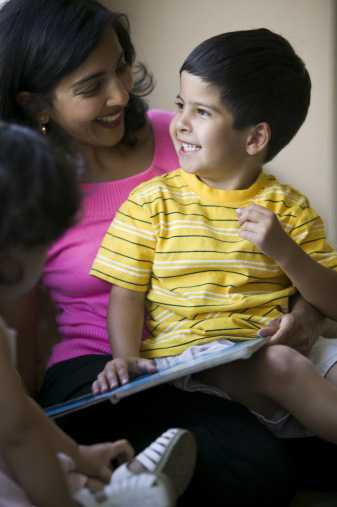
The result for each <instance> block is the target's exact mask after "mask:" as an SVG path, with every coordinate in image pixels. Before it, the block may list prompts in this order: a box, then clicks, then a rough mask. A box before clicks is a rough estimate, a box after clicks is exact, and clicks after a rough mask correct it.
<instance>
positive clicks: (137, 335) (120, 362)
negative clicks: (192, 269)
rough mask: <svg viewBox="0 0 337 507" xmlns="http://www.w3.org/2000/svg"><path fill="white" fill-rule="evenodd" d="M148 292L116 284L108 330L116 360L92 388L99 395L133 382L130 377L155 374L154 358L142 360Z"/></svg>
mask: <svg viewBox="0 0 337 507" xmlns="http://www.w3.org/2000/svg"><path fill="white" fill-rule="evenodd" d="M145 295H146V293H145V292H136V291H132V290H129V289H125V288H123V287H118V286H116V285H113V286H112V288H111V292H110V301H109V309H108V331H109V339H110V344H111V351H112V355H113V358H114V359H113V360H112V361H109V362H108V363H107V364H106V365H105V367H104V369H103V371H101V373H99V375H98V376H97V379H96V380H95V382H94V383H93V385H92V391H93V393H94V394H98V393H101V392H104V391H107V390H109V389H113V388H115V387H117V386H118V385H119V384H126V383H127V382H129V379H130V376H131V377H132V376H137V375H140V374H142V373H155V372H156V371H157V369H156V366H155V364H154V362H153V361H151V360H150V359H143V358H141V357H140V345H141V340H142V336H143V327H144V312H145V304H144V303H145Z"/></svg>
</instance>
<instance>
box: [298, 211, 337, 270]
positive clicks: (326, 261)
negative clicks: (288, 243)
mask: <svg viewBox="0 0 337 507" xmlns="http://www.w3.org/2000/svg"><path fill="white" fill-rule="evenodd" d="M289 233H290V236H291V238H292V239H293V240H294V241H295V242H296V243H297V244H298V245H299V246H300V247H301V248H302V249H303V250H304V251H305V252H306V253H307V254H308V255H310V257H312V258H313V259H315V261H317V262H319V263H320V264H322V265H323V266H325V267H327V268H331V269H334V270H336V271H337V252H336V251H335V250H334V249H333V248H332V246H331V245H330V244H329V243H328V241H327V239H326V233H325V228H324V224H323V221H322V219H321V217H320V216H319V215H318V214H317V213H316V212H315V210H313V209H312V208H310V207H308V208H305V209H303V210H302V211H301V212H299V213H298V214H297V217H296V220H295V224H294V225H292V226H291V230H290V231H289Z"/></svg>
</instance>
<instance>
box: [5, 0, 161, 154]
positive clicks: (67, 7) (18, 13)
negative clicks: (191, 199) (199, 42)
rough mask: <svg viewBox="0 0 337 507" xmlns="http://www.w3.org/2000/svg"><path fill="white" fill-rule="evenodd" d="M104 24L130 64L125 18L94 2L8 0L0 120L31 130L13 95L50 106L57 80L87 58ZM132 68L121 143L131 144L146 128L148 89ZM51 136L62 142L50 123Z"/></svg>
mask: <svg viewBox="0 0 337 507" xmlns="http://www.w3.org/2000/svg"><path fill="white" fill-rule="evenodd" d="M109 26H111V28H112V29H114V31H115V33H116V34H117V36H118V39H119V42H120V44H121V47H122V49H123V50H124V54H125V59H126V62H127V63H128V64H130V65H132V64H133V63H134V61H135V50H134V47H133V45H132V42H131V39H130V35H129V22H128V18H127V17H126V16H125V15H123V14H119V13H113V12H111V11H110V10H109V9H107V8H106V7H104V6H103V5H101V4H100V3H99V2H97V1H95V0H29V1H27V0H9V1H8V2H7V3H6V4H5V5H4V6H3V7H2V8H1V9H0V118H1V119H2V120H6V121H13V122H16V123H20V124H24V125H29V126H33V127H35V128H36V127H37V126H38V125H37V122H36V120H35V119H34V118H33V115H31V114H29V113H28V112H27V110H26V108H23V107H22V106H20V105H19V104H18V102H17V96H18V93H19V92H22V91H28V92H32V93H35V94H37V95H38V96H40V97H41V98H42V99H44V100H46V101H47V103H51V101H52V94H53V91H54V89H55V87H56V86H57V84H58V83H59V82H60V80H62V79H63V78H64V77H65V76H67V75H69V74H70V73H71V72H73V71H74V70H75V69H77V68H78V67H79V66H80V65H81V64H82V63H83V62H84V61H85V60H86V59H87V57H88V56H89V54H90V53H91V52H92V51H93V50H94V49H95V48H96V46H97V45H98V44H99V42H100V40H101V38H102V36H103V34H104V31H105V29H106V28H107V27H109ZM137 70H138V72H137V73H136V74H137V76H138V78H137V79H135V84H134V87H133V90H132V93H131V95H130V101H129V103H128V106H127V108H126V117H125V135H124V138H123V142H124V143H125V144H133V143H135V139H136V137H135V131H137V130H138V129H139V128H141V127H142V126H143V125H144V124H145V113H146V111H147V105H146V103H145V102H144V100H143V99H142V98H141V97H143V96H145V95H147V94H148V93H150V92H151V91H152V89H153V80H152V76H151V75H150V74H149V73H148V72H147V70H146V68H145V67H144V66H143V65H140V64H139V65H138V68H137ZM48 133H49V131H48ZM50 134H51V136H52V137H55V140H58V141H60V139H61V142H64V140H65V139H66V138H65V137H64V133H63V134H62V132H61V131H60V129H58V128H57V127H56V126H55V125H52V126H51V128H50Z"/></svg>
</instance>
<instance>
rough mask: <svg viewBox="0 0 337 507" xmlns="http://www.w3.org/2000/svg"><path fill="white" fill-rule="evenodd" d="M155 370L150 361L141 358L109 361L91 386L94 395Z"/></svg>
mask: <svg viewBox="0 0 337 507" xmlns="http://www.w3.org/2000/svg"><path fill="white" fill-rule="evenodd" d="M156 371H157V368H156V366H155V363H154V362H153V361H152V360H151V359H143V358H141V357H128V358H125V359H122V358H115V359H113V360H112V361H109V362H108V363H107V364H106V365H105V368H104V370H103V371H101V373H99V375H98V376H97V380H95V382H94V383H93V384H92V392H93V393H94V394H98V393H103V392H105V391H109V390H110V389H113V388H114V387H117V386H119V385H120V384H127V383H128V382H129V380H130V378H132V377H136V376H137V375H141V374H142V373H155V372H156Z"/></svg>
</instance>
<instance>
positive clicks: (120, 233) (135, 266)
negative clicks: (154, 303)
mask: <svg viewBox="0 0 337 507" xmlns="http://www.w3.org/2000/svg"><path fill="white" fill-rule="evenodd" d="M155 245H156V235H155V233H154V231H153V225H152V220H151V218H150V217H149V214H148V213H147V211H146V209H145V208H144V205H143V204H141V203H140V202H137V200H136V199H135V198H134V196H133V194H131V195H130V197H129V199H128V200H127V201H126V202H125V203H124V204H123V205H122V206H121V208H120V209H119V211H118V212H117V214H116V217H115V219H114V220H113V222H112V223H111V225H110V227H109V229H108V231H107V233H106V234H105V236H104V238H103V241H102V243H101V246H100V248H99V250H98V253H97V256H96V258H95V260H94V263H93V265H92V268H91V271H90V274H91V275H94V276H96V277H98V278H101V279H103V280H105V281H107V282H110V283H111V284H114V285H118V286H120V287H124V288H126V289H130V290H133V291H137V292H146V291H147V290H148V288H149V283H150V277H151V272H152V264H153V258H154V252H155Z"/></svg>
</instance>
